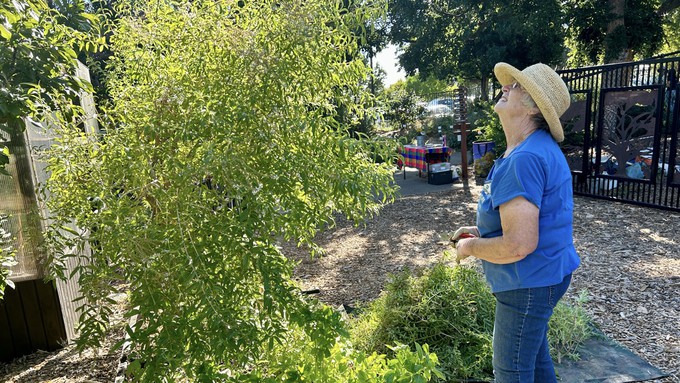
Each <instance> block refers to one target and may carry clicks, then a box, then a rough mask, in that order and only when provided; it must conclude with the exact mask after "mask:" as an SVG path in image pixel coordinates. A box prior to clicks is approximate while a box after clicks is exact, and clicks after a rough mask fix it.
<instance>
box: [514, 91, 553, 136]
mask: <svg viewBox="0 0 680 383" xmlns="http://www.w3.org/2000/svg"><path fill="white" fill-rule="evenodd" d="M520 102H521V103H522V105H524V106H525V107H527V108H528V109H535V110H537V111H538V113H536V114H532V115H531V120H532V121H533V122H534V123H535V124H536V127H538V129H543V130H547V131H548V132H549V131H550V127H549V126H548V122H547V121H546V120H545V118H544V117H543V114H542V113H541V110H540V109H538V105H536V101H534V99H533V98H531V95H530V94H529V92H527V91H525V90H524V89H522V98H521V99H520Z"/></svg>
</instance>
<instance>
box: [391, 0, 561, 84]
mask: <svg viewBox="0 0 680 383" xmlns="http://www.w3.org/2000/svg"><path fill="white" fill-rule="evenodd" d="M561 19H562V16H561V8H560V6H559V2H557V1H553V0H551V1H542V2H536V1H533V0H519V1H513V2H512V3H511V4H507V2H502V1H497V0H484V1H469V0H460V1H433V2H423V1H419V0H391V1H390V20H391V21H392V24H391V29H390V36H391V39H392V40H393V41H395V42H396V43H398V44H400V45H401V47H402V49H403V54H402V55H401V57H400V63H401V64H402V66H403V67H404V69H405V71H406V73H407V74H414V73H415V72H416V71H417V72H418V73H419V74H420V75H421V76H425V77H427V76H428V75H431V74H432V75H435V76H436V77H438V78H441V79H448V80H449V81H451V80H453V79H454V78H457V79H467V80H477V81H480V82H482V84H483V85H484V84H486V82H487V81H488V79H489V78H490V76H491V75H492V71H493V66H494V65H495V64H496V63H497V62H499V61H505V62H508V63H510V64H512V65H516V66H518V67H524V66H527V65H530V64H532V63H535V62H537V61H541V62H545V63H547V64H556V63H559V62H560V60H561V58H562V55H563V53H564V48H563V43H562V42H563V38H564V31H563V29H562V26H561V24H560V20H561ZM482 89H486V87H485V86H482ZM483 97H484V96H483Z"/></svg>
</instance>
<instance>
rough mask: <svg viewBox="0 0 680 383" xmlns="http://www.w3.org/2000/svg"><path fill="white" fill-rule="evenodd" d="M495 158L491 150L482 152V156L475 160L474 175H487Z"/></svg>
mask: <svg viewBox="0 0 680 383" xmlns="http://www.w3.org/2000/svg"><path fill="white" fill-rule="evenodd" d="M495 159H496V155H495V154H494V152H493V151H488V152H486V153H484V155H483V156H482V158H480V159H478V160H475V165H474V169H475V177H482V178H484V177H486V176H488V175H489V172H490V171H491V167H492V166H493V162H494V160H495Z"/></svg>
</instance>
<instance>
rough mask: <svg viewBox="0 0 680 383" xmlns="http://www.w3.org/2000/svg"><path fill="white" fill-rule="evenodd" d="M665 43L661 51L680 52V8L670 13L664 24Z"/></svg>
mask: <svg viewBox="0 0 680 383" xmlns="http://www.w3.org/2000/svg"><path fill="white" fill-rule="evenodd" d="M663 31H664V36H665V37H664V42H663V43H664V44H663V46H662V48H661V51H660V52H661V53H673V52H676V53H677V52H680V8H676V9H674V10H672V11H670V12H669V13H668V15H667V16H666V17H665V18H664V24H663Z"/></svg>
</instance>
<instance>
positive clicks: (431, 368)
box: [232, 313, 443, 383]
mask: <svg viewBox="0 0 680 383" xmlns="http://www.w3.org/2000/svg"><path fill="white" fill-rule="evenodd" d="M335 315H337V313H336V314H335ZM389 349H390V350H391V352H390V354H391V357H387V356H386V355H384V354H378V353H376V352H363V351H359V350H357V348H356V347H354V346H353V345H352V344H351V342H350V341H349V338H348V337H347V336H346V335H341V336H339V337H338V338H337V339H336V341H335V342H334V344H332V345H331V347H329V348H325V347H324V348H319V347H318V344H317V342H315V341H313V340H312V336H311V335H310V334H309V333H307V332H306V331H305V330H304V329H302V328H300V327H296V326H292V327H291V329H290V331H288V332H287V334H286V337H285V339H284V340H283V341H281V342H279V343H277V344H276V345H275V346H274V347H273V348H272V349H271V350H270V351H269V352H267V353H265V354H263V355H262V357H261V358H259V361H258V362H255V364H254V365H253V366H252V368H251V371H249V372H248V373H246V374H242V375H240V376H239V377H238V380H237V381H238V382H241V383H248V382H252V383H286V382H290V383H298V382H318V383H384V382H386V383H390V382H394V383H397V382H399V383H411V382H423V383H424V382H427V381H430V380H431V379H432V377H434V376H438V377H440V378H443V375H442V373H441V372H440V371H439V370H438V369H437V365H438V364H439V361H438V360H437V356H436V355H435V354H434V353H431V352H430V350H429V347H428V345H427V344H425V345H423V346H420V345H418V344H416V345H415V351H412V350H411V349H410V348H409V347H408V346H406V345H401V344H397V345H395V346H393V347H389ZM232 375H233V374H232Z"/></svg>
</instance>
